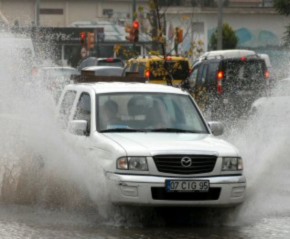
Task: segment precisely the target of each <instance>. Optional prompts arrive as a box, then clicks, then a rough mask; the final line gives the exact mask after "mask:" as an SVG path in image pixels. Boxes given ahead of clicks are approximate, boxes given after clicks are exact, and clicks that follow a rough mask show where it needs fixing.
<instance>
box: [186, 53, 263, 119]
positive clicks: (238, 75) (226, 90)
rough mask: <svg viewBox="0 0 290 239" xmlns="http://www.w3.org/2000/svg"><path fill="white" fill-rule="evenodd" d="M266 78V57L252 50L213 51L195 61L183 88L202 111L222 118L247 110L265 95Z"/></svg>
mask: <svg viewBox="0 0 290 239" xmlns="http://www.w3.org/2000/svg"><path fill="white" fill-rule="evenodd" d="M268 79H269V72H268V71H267V66H266V63H265V60H264V59H262V58H261V57H259V56H258V55H257V54H256V53H255V52H254V51H248V50H223V51H212V52H208V53H206V54H205V55H204V56H202V57H201V58H200V59H199V60H198V61H197V62H196V63H195V64H194V66H193V70H192V73H191V75H190V77H189V78H188V80H187V81H186V82H185V83H184V84H183V87H184V88H186V89H188V90H190V91H191V93H192V95H193V96H194V98H195V99H196V101H197V103H198V104H199V106H200V107H201V108H202V110H204V111H207V112H210V113H211V117H212V118H214V119H216V118H218V119H222V118H227V117H230V118H232V117H239V116H241V115H243V114H245V113H247V112H248V110H249V108H250V106H251V103H252V102H253V101H254V100H255V99H257V98H258V97H260V96H263V95H265V94H267V90H268Z"/></svg>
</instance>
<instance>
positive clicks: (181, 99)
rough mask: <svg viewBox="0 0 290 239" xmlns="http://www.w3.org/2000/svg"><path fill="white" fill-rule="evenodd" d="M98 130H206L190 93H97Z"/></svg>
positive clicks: (206, 131)
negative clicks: (187, 94) (188, 94)
mask: <svg viewBox="0 0 290 239" xmlns="http://www.w3.org/2000/svg"><path fill="white" fill-rule="evenodd" d="M97 102H98V104H97V110H96V112H97V129H98V131H100V132H136V131H140V132H184V133H208V130H207V128H206V126H205V123H204V121H203V120H202V118H201V116H200V114H199V112H198V111H197V109H196V107H195V105H194V103H193V101H192V100H191V98H190V97H189V96H186V95H178V94H163V93H146V94H143V93H118V94H117V93H116V94H104V95H99V96H98V101H97Z"/></svg>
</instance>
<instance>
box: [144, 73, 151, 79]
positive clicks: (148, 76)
mask: <svg viewBox="0 0 290 239" xmlns="http://www.w3.org/2000/svg"><path fill="white" fill-rule="evenodd" d="M145 77H146V78H147V79H149V78H150V71H146V72H145Z"/></svg>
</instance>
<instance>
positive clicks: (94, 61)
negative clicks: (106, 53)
mask: <svg viewBox="0 0 290 239" xmlns="http://www.w3.org/2000/svg"><path fill="white" fill-rule="evenodd" d="M88 66H119V67H124V66H125V64H124V62H123V60H122V59H120V58H114V57H109V58H97V57H92V56H91V57H87V58H85V59H83V60H82V61H81V62H80V63H79V64H78V66H77V69H78V71H81V70H82V69H83V68H85V67H88Z"/></svg>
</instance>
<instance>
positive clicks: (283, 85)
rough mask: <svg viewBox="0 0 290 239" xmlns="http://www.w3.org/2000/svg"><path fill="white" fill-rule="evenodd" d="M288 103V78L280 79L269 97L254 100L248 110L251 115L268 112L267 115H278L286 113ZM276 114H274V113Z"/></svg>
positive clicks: (289, 81) (289, 83) (289, 95)
mask: <svg viewBox="0 0 290 239" xmlns="http://www.w3.org/2000/svg"><path fill="white" fill-rule="evenodd" d="M289 101H290V77H287V78H284V79H281V80H279V81H278V82H277V85H276V87H275V88H273V89H272V90H271V94H270V95H269V96H264V97H260V98H258V99H256V100H255V101H254V102H253V103H252V105H251V109H250V113H251V115H254V114H257V113H261V112H262V111H269V113H268V114H274V115H275V114H276V116H277V115H279V114H281V112H285V111H287V109H288V108H289V107H288V105H289ZM275 112H276V113H275Z"/></svg>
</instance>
